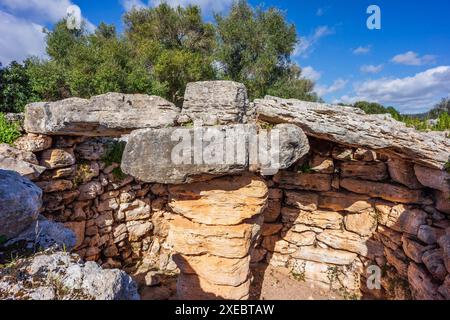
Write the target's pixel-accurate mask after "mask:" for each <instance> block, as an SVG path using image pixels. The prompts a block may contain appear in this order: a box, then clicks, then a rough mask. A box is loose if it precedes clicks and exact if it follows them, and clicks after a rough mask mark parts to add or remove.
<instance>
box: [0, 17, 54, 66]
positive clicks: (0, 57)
mask: <svg viewBox="0 0 450 320" xmlns="http://www.w3.org/2000/svg"><path fill="white" fill-rule="evenodd" d="M42 30H43V26H42V25H39V24H35V23H31V22H29V21H27V20H24V19H20V18H17V17H15V16H13V15H11V14H8V13H6V12H3V11H0V48H1V50H0V62H1V63H2V64H3V65H4V66H5V65H7V64H9V63H10V62H11V61H13V60H16V61H22V60H23V59H25V58H27V57H29V56H32V55H35V56H39V57H43V56H44V55H45V44H44V41H45V40H44V39H45V35H44V33H43V31H42Z"/></svg>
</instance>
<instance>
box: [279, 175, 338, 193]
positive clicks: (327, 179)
mask: <svg viewBox="0 0 450 320" xmlns="http://www.w3.org/2000/svg"><path fill="white" fill-rule="evenodd" d="M274 181H275V182H277V183H279V184H280V186H281V187H283V188H286V189H300V190H311V191H329V190H330V189H331V176H330V175H327V174H320V173H318V174H312V173H295V172H287V171H280V172H279V173H278V174H277V175H276V176H275V177H274Z"/></svg>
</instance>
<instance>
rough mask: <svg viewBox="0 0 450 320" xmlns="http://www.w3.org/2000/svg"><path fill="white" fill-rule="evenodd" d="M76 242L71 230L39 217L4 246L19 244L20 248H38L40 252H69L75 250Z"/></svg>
mask: <svg viewBox="0 0 450 320" xmlns="http://www.w3.org/2000/svg"><path fill="white" fill-rule="evenodd" d="M76 241H77V240H76V235H75V233H74V232H73V231H72V230H70V229H68V228H66V227H65V226H64V225H63V224H61V223H57V222H54V221H50V220H47V219H46V218H45V217H43V216H39V217H38V219H37V220H36V221H34V222H33V223H32V224H31V225H30V226H28V227H27V228H26V229H25V230H24V231H23V232H21V233H20V234H19V235H18V236H16V237H14V238H13V239H11V240H10V241H8V242H7V243H6V246H9V245H13V244H15V243H19V242H20V243H22V244H21V246H25V247H26V246H28V247H31V248H39V249H41V250H42V249H49V248H52V249H60V250H67V251H71V250H72V249H73V248H75V245H76ZM23 242H25V243H26V244H24V243H23Z"/></svg>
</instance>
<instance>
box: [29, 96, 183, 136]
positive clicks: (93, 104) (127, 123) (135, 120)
mask: <svg viewBox="0 0 450 320" xmlns="http://www.w3.org/2000/svg"><path fill="white" fill-rule="evenodd" d="M179 112H180V111H179V109H178V108H177V107H176V106H175V105H174V104H172V103H170V102H168V101H166V100H165V99H163V98H160V97H157V96H148V95H143V94H133V95H131V94H120V93H107V94H103V95H100V96H95V97H92V98H91V99H89V100H86V99H80V98H70V99H65V100H61V101H56V102H38V103H31V104H29V105H28V106H27V107H26V111H25V130H26V131H27V132H29V133H36V134H47V135H74V136H120V135H122V134H126V133H130V132H131V131H132V130H135V129H139V128H162V127H165V126H172V125H174V124H175V123H176V119H177V117H178V115H179Z"/></svg>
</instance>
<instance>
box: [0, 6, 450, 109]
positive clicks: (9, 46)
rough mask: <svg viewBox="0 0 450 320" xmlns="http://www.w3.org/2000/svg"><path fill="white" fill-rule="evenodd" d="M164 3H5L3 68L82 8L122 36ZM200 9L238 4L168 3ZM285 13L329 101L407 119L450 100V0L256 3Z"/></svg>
mask: <svg viewBox="0 0 450 320" xmlns="http://www.w3.org/2000/svg"><path fill="white" fill-rule="evenodd" d="M158 1H159V0H150V1H147V0H145V1H143V0H142V1H140V0H110V1H101V0H98V1H92V0H0V61H2V62H3V63H4V64H5V63H8V62H9V61H11V60H14V59H15V60H22V59H23V58H25V57H27V56H29V55H39V56H44V55H45V50H44V43H43V35H42V32H41V29H42V26H46V27H51V26H52V24H53V23H54V22H55V21H57V20H58V19H60V18H61V17H63V16H64V15H65V13H66V10H67V7H68V6H70V5H72V4H76V5H78V6H79V7H80V9H81V12H82V15H83V17H84V18H85V19H86V20H87V21H88V23H89V25H90V26H91V28H95V25H98V24H99V23H100V22H101V21H104V22H107V23H113V24H115V25H116V26H117V28H118V30H123V24H122V21H121V16H122V15H123V13H124V12H125V10H126V9H127V8H130V7H131V6H132V5H137V6H152V5H155V3H158ZM167 2H169V3H172V4H181V5H186V4H198V5H200V6H201V7H202V8H203V12H204V15H205V18H206V19H208V20H210V19H211V13H212V12H213V11H221V12H226V11H227V9H228V8H229V5H230V3H231V2H232V0H168V1H167ZM250 3H251V4H252V5H263V6H264V7H270V6H276V7H278V8H280V9H282V10H284V11H285V12H286V16H287V19H288V21H289V22H291V23H294V24H295V25H296V27H297V31H298V35H299V41H300V42H299V45H298V46H297V50H296V52H295V55H294V57H293V60H294V61H295V62H296V63H298V64H299V65H300V66H301V67H302V68H303V69H304V76H305V77H308V78H311V79H313V80H315V81H316V88H315V90H316V92H318V93H319V94H320V95H321V96H322V97H323V98H324V100H325V101H327V102H331V103H336V102H354V101H356V100H360V99H366V100H371V101H376V102H380V103H383V104H385V105H392V106H395V107H396V108H398V109H399V110H401V111H402V112H405V113H415V112H422V111H426V110H428V109H429V108H431V107H432V106H433V104H435V103H436V102H438V101H439V100H440V99H441V98H443V97H447V96H449V95H450V55H449V52H450V19H448V13H449V12H450V1H448V0H429V1H408V2H406V1H404V0H376V1H375V0H373V1H365V0H345V1H344V0H334V1H333V0H318V1H307V0H296V1H294V0H288V1H280V0H266V1H264V2H261V1H258V0H250ZM372 4H375V5H378V6H379V7H380V9H381V23H382V26H381V30H369V29H368V28H367V27H366V20H367V18H368V17H369V15H368V14H367V13H366V9H367V7H368V6H369V5H372Z"/></svg>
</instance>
